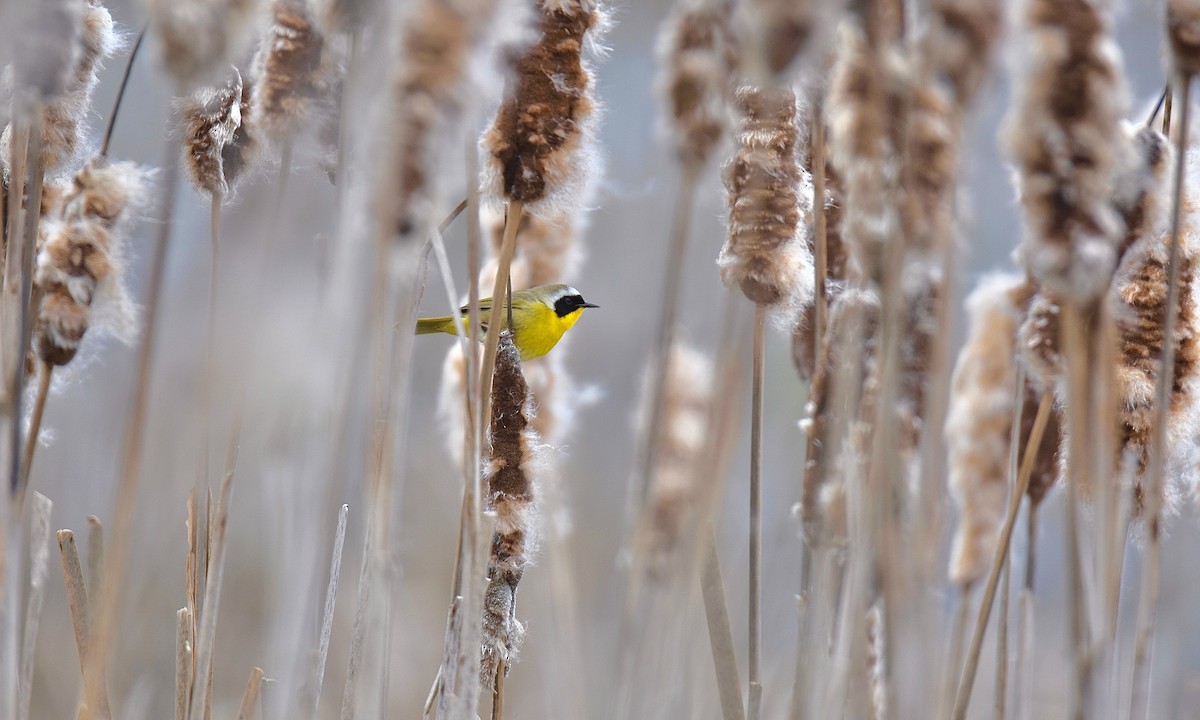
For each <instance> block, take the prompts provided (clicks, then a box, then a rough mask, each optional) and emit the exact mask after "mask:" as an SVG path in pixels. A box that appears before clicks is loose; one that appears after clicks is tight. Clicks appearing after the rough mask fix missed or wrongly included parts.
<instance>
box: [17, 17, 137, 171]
mask: <svg viewBox="0 0 1200 720" xmlns="http://www.w3.org/2000/svg"><path fill="white" fill-rule="evenodd" d="M44 5H45V7H46V8H54V9H55V10H53V11H50V10H48V11H47V12H49V13H50V14H49V15H48V17H49V18H52V19H53V24H52V27H54V28H58V30H57V32H58V33H59V34H63V37H60V38H58V40H56V41H55V42H50V41H49V39H45V40H46V42H47V46H46V47H47V48H55V47H57V48H58V54H60V55H62V57H60V58H59V60H60V61H62V62H64V63H65V62H68V61H69V63H70V64H68V65H66V66H65V70H63V71H61V72H60V71H55V73H53V75H54V77H53V78H51V77H50V76H49V75H47V76H45V77H44V78H43V79H42V80H41V81H39V82H38V83H37V85H38V87H40V88H41V89H42V90H43V91H46V90H54V91H55V92H54V93H52V94H47V95H44V96H43V100H45V101H46V104H45V107H44V108H43V115H42V148H41V158H42V164H43V166H44V168H45V171H46V172H47V173H54V172H56V171H59V170H62V169H64V168H66V167H67V166H68V165H69V164H70V163H71V162H72V161H74V160H75V159H76V158H77V157H79V154H80V151H81V149H82V146H83V137H84V132H85V130H86V128H87V115H88V111H89V110H90V109H91V105H92V95H93V93H94V91H95V89H96V84H97V82H98V79H97V72H98V71H99V69H100V64H101V62H102V61H103V60H105V59H106V58H108V57H111V56H112V54H113V52H115V51H116V49H117V47H118V46H119V45H120V39H119V38H118V36H117V33H116V31H115V30H114V29H113V20H112V16H111V15H110V14H109V12H108V10H106V9H105V8H104V6H102V5H100V4H99V3H98V2H96V1H95V0H92V1H91V2H88V3H86V4H84V3H44ZM77 5H79V6H82V13H77V10H79V8H78V7H76V6H77ZM67 21H71V22H74V23H76V26H75V27H73V28H71V29H70V32H69V33H67V28H66V27H65V26H64V27H59V26H60V24H61V23H66V22H67ZM46 29H47V31H49V30H50V29H51V27H47V28H46ZM68 40H69V42H68ZM60 46H61V47H60ZM68 50H70V52H69V53H68ZM60 70H61V69H60ZM29 80H30V81H31V82H32V79H29ZM11 142H12V126H11V125H10V126H7V127H5V129H4V135H3V137H2V138H0V147H2V151H3V155H4V163H5V166H6V167H7V163H8V161H9V154H10V151H9V149H8V148H9V145H10V143H11Z"/></svg>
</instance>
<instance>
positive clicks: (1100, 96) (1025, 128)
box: [1006, 0, 1125, 303]
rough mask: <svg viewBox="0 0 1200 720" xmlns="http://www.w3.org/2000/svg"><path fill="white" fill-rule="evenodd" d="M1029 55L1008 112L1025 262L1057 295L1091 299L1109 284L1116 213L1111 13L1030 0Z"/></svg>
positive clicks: (1116, 56)
mask: <svg viewBox="0 0 1200 720" xmlns="http://www.w3.org/2000/svg"><path fill="white" fill-rule="evenodd" d="M1025 23H1026V27H1025V33H1026V36H1027V45H1028V47H1029V50H1028V52H1027V56H1028V63H1027V67H1026V70H1025V73H1024V80H1023V87H1022V89H1021V90H1020V91H1019V93H1018V101H1017V103H1016V106H1015V109H1014V111H1013V112H1012V113H1011V115H1010V117H1009V119H1008V129H1007V131H1006V134H1007V140H1008V145H1009V148H1010V152H1011V153H1012V156H1013V159H1014V161H1015V162H1016V165H1017V170H1018V182H1019V185H1020V195H1021V204H1022V206H1023V207H1024V215H1025V221H1026V227H1027V228H1028V229H1027V235H1026V238H1025V240H1024V243H1023V244H1022V248H1021V256H1022V260H1023V263H1024V264H1025V266H1026V267H1027V268H1028V269H1029V270H1030V271H1031V272H1032V273H1033V275H1034V277H1035V278H1036V279H1037V280H1038V282H1039V283H1040V284H1042V285H1044V286H1045V288H1046V289H1047V290H1049V291H1050V293H1051V294H1053V295H1057V296H1059V297H1064V298H1071V299H1072V300H1074V301H1076V302H1084V303H1086V302H1090V301H1093V300H1095V299H1096V298H1098V297H1099V296H1100V295H1101V294H1102V293H1103V292H1104V290H1105V288H1106V287H1107V286H1108V280H1109V278H1110V277H1111V276H1112V270H1113V267H1114V265H1115V262H1116V253H1115V244H1116V242H1117V239H1118V235H1119V233H1120V219H1119V218H1118V217H1117V215H1116V213H1115V211H1114V210H1113V208H1112V206H1111V203H1110V200H1111V198H1112V196H1113V190H1114V184H1115V179H1116V173H1117V170H1118V169H1119V166H1120V163H1121V162H1123V158H1122V152H1123V148H1124V147H1125V142H1124V136H1123V134H1122V132H1121V117H1122V115H1123V114H1124V110H1125V88H1124V83H1123V80H1122V69H1121V66H1120V53H1119V51H1118V49H1117V47H1116V44H1115V42H1114V40H1113V37H1112V28H1111V23H1110V18H1109V17H1108V14H1107V12H1105V10H1104V8H1102V7H1101V6H1100V3H1098V2H1095V1H1094V0H1030V2H1029V4H1028V6H1027V7H1026V9H1025Z"/></svg>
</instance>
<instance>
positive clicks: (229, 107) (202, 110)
mask: <svg viewBox="0 0 1200 720" xmlns="http://www.w3.org/2000/svg"><path fill="white" fill-rule="evenodd" d="M251 93H252V90H251V87H250V85H249V83H243V81H242V76H241V73H239V72H238V70H237V68H230V75H229V78H228V80H227V81H226V82H225V84H224V85H222V86H220V87H212V88H201V89H200V90H197V91H196V92H195V93H193V95H192V97H191V98H190V99H189V100H188V101H187V103H186V104H185V105H184V106H183V110H182V113H181V115H182V120H183V154H184V168H186V169H187V173H188V177H189V178H190V179H191V181H192V183H193V184H195V185H196V187H197V188H199V189H200V190H203V191H204V192H207V193H209V194H210V195H218V196H224V195H228V194H229V192H230V190H231V189H232V188H233V185H234V183H235V182H236V181H237V180H238V178H239V177H240V176H241V175H242V173H243V172H244V171H245V170H246V169H247V166H248V165H249V164H251V163H252V162H253V160H254V157H255V151H256V150H257V148H258V142H257V140H256V138H255V133H254V130H253V128H251V127H250V117H251V115H250V98H251Z"/></svg>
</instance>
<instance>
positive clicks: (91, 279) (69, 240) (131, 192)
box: [33, 158, 145, 365]
mask: <svg viewBox="0 0 1200 720" xmlns="http://www.w3.org/2000/svg"><path fill="white" fill-rule="evenodd" d="M144 184H145V176H144V173H143V172H142V171H141V170H140V169H139V168H138V167H137V166H135V165H133V164H131V163H113V162H109V161H108V160H106V159H104V158H95V159H93V160H91V161H90V162H88V163H87V164H86V165H84V167H83V168H82V169H81V170H80V171H79V172H78V173H76V175H75V178H74V184H73V187H72V188H71V189H70V190H69V191H67V193H66V194H65V195H64V196H63V197H62V200H61V203H62V204H61V209H60V210H59V212H58V213H57V216H56V217H50V218H46V220H45V221H44V227H45V229H44V231H43V233H42V234H41V237H40V238H39V242H38V245H39V247H38V254H37V267H36V269H35V271H34V278H33V282H34V287H35V288H36V290H37V291H38V293H39V294H40V295H41V298H42V300H41V305H40V307H39V308H38V309H37V320H36V322H35V325H34V349H35V351H36V353H37V355H38V357H39V358H40V359H41V360H43V361H44V362H47V363H49V364H51V365H65V364H67V363H68V362H70V361H71V359H72V358H74V357H75V354H76V352H77V351H78V349H79V344H80V342H81V341H82V340H83V336H84V333H86V332H87V330H88V328H89V326H90V325H91V324H93V323H94V322H95V321H96V320H103V325H104V327H105V328H106V329H108V330H109V331H111V332H113V333H114V334H115V335H117V336H118V337H120V338H122V339H127V338H128V337H129V336H130V335H131V334H132V331H133V324H134V320H133V305H132V303H131V301H130V300H129V297H128V295H127V294H126V291H125V287H124V283H123V275H124V240H125V234H126V229H125V227H124V225H125V224H126V222H127V221H128V218H129V216H130V214H131V209H132V208H135V207H137V206H138V205H140V204H141V202H142V201H143V195H144Z"/></svg>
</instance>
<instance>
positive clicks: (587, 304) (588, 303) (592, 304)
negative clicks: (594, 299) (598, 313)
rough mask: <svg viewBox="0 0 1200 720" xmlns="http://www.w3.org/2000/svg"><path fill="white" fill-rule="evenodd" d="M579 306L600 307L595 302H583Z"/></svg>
mask: <svg viewBox="0 0 1200 720" xmlns="http://www.w3.org/2000/svg"><path fill="white" fill-rule="evenodd" d="M579 307H594V308H598V307H600V306H599V305H597V304H595V303H590V302H585V303H584V304H582V305H580V306H579Z"/></svg>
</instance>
